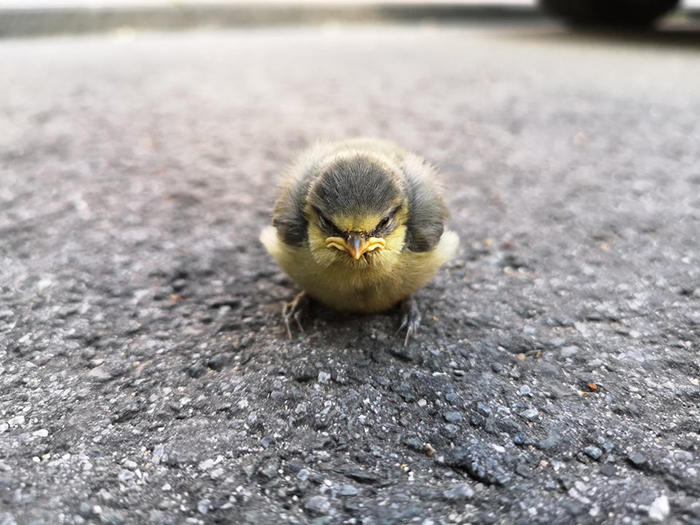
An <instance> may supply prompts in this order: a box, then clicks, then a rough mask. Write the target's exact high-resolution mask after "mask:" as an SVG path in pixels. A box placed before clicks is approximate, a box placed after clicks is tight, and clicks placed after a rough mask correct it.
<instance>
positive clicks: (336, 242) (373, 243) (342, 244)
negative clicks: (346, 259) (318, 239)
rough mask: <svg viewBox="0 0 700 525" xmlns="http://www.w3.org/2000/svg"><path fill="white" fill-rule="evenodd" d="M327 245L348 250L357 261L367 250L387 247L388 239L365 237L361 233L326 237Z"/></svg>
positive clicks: (343, 250) (344, 250)
mask: <svg viewBox="0 0 700 525" xmlns="http://www.w3.org/2000/svg"><path fill="white" fill-rule="evenodd" d="M326 247H327V248H335V249H337V250H340V251H342V252H348V253H349V254H350V255H351V256H352V258H353V259H355V260H356V261H357V260H358V259H359V258H360V257H362V256H363V255H364V254H366V253H367V252H371V251H374V250H376V249H378V248H385V247H386V241H385V240H384V239H382V238H380V237H370V238H369V239H365V238H363V237H361V236H359V235H352V236H351V237H350V238H349V239H344V238H342V237H328V238H326Z"/></svg>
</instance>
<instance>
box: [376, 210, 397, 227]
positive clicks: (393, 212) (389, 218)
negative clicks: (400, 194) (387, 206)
mask: <svg viewBox="0 0 700 525" xmlns="http://www.w3.org/2000/svg"><path fill="white" fill-rule="evenodd" d="M400 209H401V206H397V207H396V208H394V209H393V210H391V213H389V215H387V216H386V217H384V218H383V219H382V220H381V221H379V224H377V227H376V228H375V231H381V230H384V229H385V228H387V227H389V226H390V225H391V224H392V223H393V221H394V217H395V216H396V214H397V213H398V212H399V210H400Z"/></svg>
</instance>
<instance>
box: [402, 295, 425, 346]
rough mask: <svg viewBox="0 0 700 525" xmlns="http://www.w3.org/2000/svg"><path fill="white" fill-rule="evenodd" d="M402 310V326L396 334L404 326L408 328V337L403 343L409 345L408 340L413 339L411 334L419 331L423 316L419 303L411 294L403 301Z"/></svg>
mask: <svg viewBox="0 0 700 525" xmlns="http://www.w3.org/2000/svg"><path fill="white" fill-rule="evenodd" d="M401 312H402V313H403V317H402V318H401V326H400V327H399V329H398V331H397V332H396V334H397V335H398V333H399V332H400V331H401V330H403V329H404V328H405V329H406V339H404V341H403V345H404V346H407V345H408V340H409V339H411V336H413V335H415V334H416V333H417V332H418V326H419V325H420V320H421V319H422V316H421V314H420V310H419V309H418V303H417V302H416V300H415V299H414V298H413V297H410V296H409V297H406V299H404V300H403V301H401Z"/></svg>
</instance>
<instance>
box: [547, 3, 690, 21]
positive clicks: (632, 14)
mask: <svg viewBox="0 0 700 525" xmlns="http://www.w3.org/2000/svg"><path fill="white" fill-rule="evenodd" d="M539 1H540V6H541V8H542V9H543V10H544V11H545V12H547V13H549V14H551V15H552V16H555V17H557V18H560V19H563V20H564V21H566V22H567V23H569V24H571V25H574V26H586V27H591V26H613V27H645V26H650V25H652V24H653V23H654V22H655V21H656V20H658V19H659V18H661V17H662V16H663V15H665V14H666V13H668V12H669V11H671V10H672V9H674V8H675V7H677V6H678V3H679V0H539Z"/></svg>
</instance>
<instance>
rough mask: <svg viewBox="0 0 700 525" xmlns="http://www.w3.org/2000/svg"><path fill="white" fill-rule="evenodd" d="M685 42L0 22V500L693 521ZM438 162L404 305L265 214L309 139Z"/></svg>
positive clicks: (68, 514)
mask: <svg viewBox="0 0 700 525" xmlns="http://www.w3.org/2000/svg"><path fill="white" fill-rule="evenodd" d="M699 47H700V37H698V35H697V33H692V32H686V33H683V34H680V33H679V34H675V35H673V34H672V35H661V36H660V37H658V38H656V37H653V36H651V35H648V36H645V35H627V36H625V37H624V38H620V39H615V38H613V37H610V36H605V35H593V34H589V35H578V36H574V35H570V34H567V33H566V32H565V31H563V30H560V29H556V28H550V27H543V26H515V25H512V26H510V27H508V28H500V29H498V28H493V27H486V26H479V25H473V26H430V25H427V26H403V27H386V28H381V27H375V28H362V27H355V28H346V29H343V28H337V27H325V28H309V29H276V30H272V29H270V30H264V29H257V30H240V31H228V32H219V33H206V32H203V33H183V34H162V35H161V34H152V35H137V36H134V35H131V34H129V33H126V32H124V33H121V34H119V35H116V36H115V35H109V36H97V37H90V38H76V39H71V38H66V39H53V40H51V39H47V40H24V41H3V42H0V85H1V86H2V97H1V98H0V130H2V132H1V133H0V523H2V524H3V525H9V524H14V523H17V524H20V525H21V524H30V523H31V524H62V523H73V524H84V523H93V524H98V523H100V524H111V525H117V524H131V523H137V524H144V523H153V524H168V523H173V524H180V523H186V524H209V523H217V524H219V523H221V524H242V523H245V524H255V525H266V524H273V525H282V524H304V523H313V524H316V525H321V524H324V525H331V524H364V525H379V524H385V525H388V524H396V525H399V524H412V523H415V524H422V525H431V524H432V525H439V524H452V523H479V524H483V523H505V524H510V523H518V524H520V523H546V524H554V523H624V524H635V523H640V524H643V523H658V522H664V521H665V522H668V523H680V524H691V523H694V524H698V523H700V436H699V434H700V408H699V404H700V384H699V381H700V364H699V362H700V358H699V356H698V348H699V345H700V309H699V306H700V249H699V248H698V237H699V234H700V167H699V163H698V155H699V152H700V124H699V120H698V115H700V75H698V71H700V54H698V52H697V51H698V48H699ZM356 135H365V136H376V137H382V138H387V139H391V140H394V141H396V142H398V143H400V144H402V145H404V146H405V147H407V148H411V149H413V150H415V151H416V152H418V153H419V154H421V155H423V156H425V157H427V158H428V159H430V160H431V161H433V162H435V163H437V164H438V165H439V166H440V168H441V170H442V172H443V173H444V179H445V181H444V182H445V185H446V187H447V188H448V202H449V205H450V207H451V209H452V212H453V217H452V220H451V227H452V228H453V229H455V230H456V231H457V232H458V233H459V235H460V238H461V245H462V248H461V251H460V253H459V255H458V257H457V258H456V259H455V260H454V261H453V262H452V263H451V264H450V265H448V267H446V268H444V269H443V270H442V271H441V272H440V273H439V276H438V277H437V278H436V280H435V281H434V283H433V284H432V285H430V286H429V287H427V288H425V289H424V290H422V291H421V292H420V293H419V294H418V296H417V298H418V301H419V303H420V305H421V307H422V309H423V313H424V319H425V320H424V323H423V327H422V331H421V332H420V333H419V337H418V338H417V340H416V341H415V342H414V343H412V344H411V345H409V347H408V348H407V349H404V348H403V347H402V345H401V338H400V337H396V336H395V332H396V329H397V327H398V325H399V320H400V319H399V315H398V313H397V312H388V313H387V314H385V315H377V316H371V317H359V316H357V317H355V316H342V315H339V314H335V313H333V312H330V311H327V310H325V309H324V308H322V307H320V306H315V307H314V308H313V309H312V311H311V313H310V316H309V317H308V318H307V319H306V321H305V328H306V330H305V332H304V333H297V334H295V337H294V340H292V341H289V340H287V338H286V336H285V333H284V331H283V328H282V323H281V318H280V312H281V307H282V304H283V301H285V300H289V299H291V298H292V297H293V296H294V295H295V293H296V292H297V290H296V289H295V287H294V286H293V284H292V283H291V282H290V281H289V280H288V279H287V278H286V277H285V276H284V275H283V274H282V273H281V272H280V270H279V269H278V268H277V267H276V265H275V264H274V262H273V261H272V260H271V258H270V257H269V256H268V255H267V254H266V253H265V252H264V250H263V248H262V247H261V245H260V243H259V241H258V233H259V231H260V229H261V228H262V227H263V226H264V225H266V224H267V223H268V221H269V216H270V211H271V207H272V204H273V202H274V199H275V197H276V190H275V183H276V181H277V179H278V177H279V175H280V172H281V170H282V169H283V166H284V165H285V163H286V162H287V161H288V160H289V159H290V158H291V157H292V156H293V155H294V154H295V153H296V152H297V151H299V150H300V149H301V148H303V147H304V146H306V145H308V144H311V143H312V142H313V141H314V140H316V139H318V138H330V139H337V138H344V137H349V136H356Z"/></svg>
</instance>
